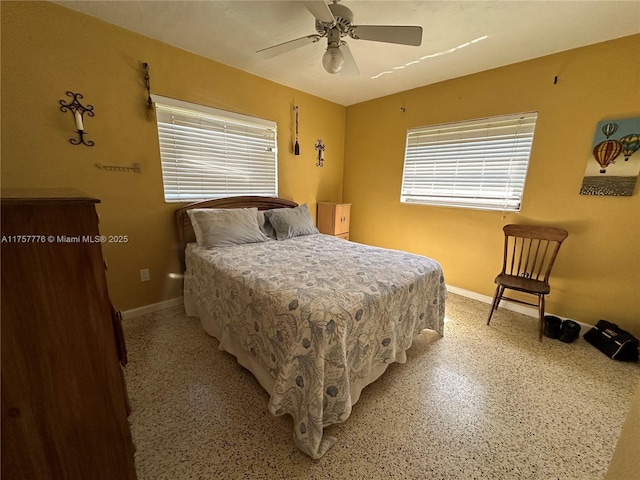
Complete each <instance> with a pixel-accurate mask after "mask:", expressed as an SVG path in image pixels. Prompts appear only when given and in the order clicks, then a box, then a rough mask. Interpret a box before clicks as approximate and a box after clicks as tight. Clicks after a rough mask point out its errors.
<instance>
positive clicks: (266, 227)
mask: <svg viewBox="0 0 640 480" xmlns="http://www.w3.org/2000/svg"><path fill="white" fill-rule="evenodd" d="M264 214H265V212H263V211H262V210H258V227H260V231H261V232H262V233H264V234H265V235H266V236H267V237H269V238H273V239H274V240H275V238H276V231H275V230H274V229H273V226H272V225H271V223H269V220H268V219H267V217H265V215H264Z"/></svg>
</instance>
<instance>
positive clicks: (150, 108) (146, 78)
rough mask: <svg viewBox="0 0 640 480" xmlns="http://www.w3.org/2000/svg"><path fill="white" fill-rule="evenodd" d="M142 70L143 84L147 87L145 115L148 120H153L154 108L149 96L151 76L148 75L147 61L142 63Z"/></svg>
mask: <svg viewBox="0 0 640 480" xmlns="http://www.w3.org/2000/svg"><path fill="white" fill-rule="evenodd" d="M142 70H143V71H144V85H145V87H146V89H147V117H148V118H149V120H155V118H156V108H155V105H154V104H153V99H152V98H151V77H150V76H149V64H148V63H147V62H143V63H142Z"/></svg>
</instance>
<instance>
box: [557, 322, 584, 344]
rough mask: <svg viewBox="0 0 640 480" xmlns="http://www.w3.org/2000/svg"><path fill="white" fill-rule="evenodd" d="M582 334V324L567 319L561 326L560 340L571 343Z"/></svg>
mask: <svg viewBox="0 0 640 480" xmlns="http://www.w3.org/2000/svg"><path fill="white" fill-rule="evenodd" d="M579 336H580V324H579V323H577V322H574V321H573V320H565V321H564V322H562V326H561V327H560V337H559V340H560V341H561V342H564V343H571V342H573V341H574V340H575V339H576V338H578V337H579Z"/></svg>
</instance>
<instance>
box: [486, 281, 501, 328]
mask: <svg viewBox="0 0 640 480" xmlns="http://www.w3.org/2000/svg"><path fill="white" fill-rule="evenodd" d="M503 293H504V287H503V286H501V285H498V286H497V287H496V293H494V294H493V302H492V303H491V311H490V312H489V318H488V319H487V325H489V323H490V322H491V317H492V316H493V312H495V311H496V310H497V309H498V305H500V300H502V294H503Z"/></svg>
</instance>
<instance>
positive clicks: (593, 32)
mask: <svg viewBox="0 0 640 480" xmlns="http://www.w3.org/2000/svg"><path fill="white" fill-rule="evenodd" d="M55 3H58V4H61V5H64V6H66V7H68V8H71V9H74V10H78V11H81V12H84V13H87V14H89V15H91V16H94V17H97V18H100V19H102V20H104V21H106V22H109V23H112V24H115V25H119V26H121V27H123V28H126V29H128V30H133V31H135V32H138V33H141V34H143V35H146V36H148V37H152V38H155V39H157V40H160V41H162V42H165V43H168V44H170V45H174V46H176V47H179V48H182V49H184V50H188V51H190V52H193V53H197V54H199V55H202V56H204V57H208V58H211V59H213V60H216V61H218V62H221V63H224V64H227V65H231V66H233V67H236V68H239V69H241V70H244V71H246V72H250V73H252V74H255V75H258V76H260V77H264V78H268V79H270V80H273V81H275V82H277V83H280V84H283V85H287V86H290V87H292V88H295V89H298V90H302V91H304V92H307V93H311V94H313V95H317V96H319V97H322V98H325V99H327V100H331V101H333V102H336V103H339V104H342V105H351V104H354V103H358V102H362V101H365V100H369V99H372V98H377V97H381V96H384V95H389V94H392V93H396V92H400V91H403V90H408V89H411V88H415V87H419V86H422V85H428V84H432V83H436V82H439V81H443V80H447V79H450V78H456V77H460V76H463V75H468V74H471V73H475V72H479V71H483V70H488V69H491V68H496V67H499V66H502V65H508V64H511V63H516V62H520V61H523V60H527V59H531V58H536V57H541V56H544V55H549V54H552V53H556V52H560V51H563V50H569V49H572V48H576V47H580V46H584V45H589V44H593V43H598V42H602V41H605V40H610V39H613V38H619V37H623V36H627V35H631V34H634V33H639V32H640V1H639V0H634V1H609V0H599V1H567V0H563V1H555V0H547V1H541V0H539V1H515V0H512V1H482V0H474V1H454V0H448V1H398V0H395V1H357V0H344V1H343V2H341V3H342V4H343V5H345V6H347V7H349V8H350V9H351V10H352V11H353V13H354V22H353V23H354V24H356V25H385V24H389V25H420V26H422V27H423V36H422V46H420V47H410V46H403V45H393V44H385V43H379V42H371V41H365V40H353V39H349V38H348V37H347V38H346V40H347V43H348V44H349V47H350V48H351V52H352V53H353V56H354V57H355V59H356V61H357V63H358V67H359V69H360V75H359V76H358V77H355V78H353V77H352V78H348V77H342V76H340V75H339V74H338V75H331V74H329V73H327V72H325V70H324V69H323V68H322V63H321V58H322V54H323V52H324V49H325V48H326V41H325V40H324V39H322V40H321V41H319V42H318V43H314V44H309V45H306V46H303V47H301V48H299V49H297V50H294V51H291V52H288V53H285V54H282V55H279V56H277V57H274V58H271V59H268V60H265V59H262V58H260V57H258V56H257V55H256V51H257V50H260V49H263V48H266V47H269V46H272V45H276V44H279V43H282V42H286V41H288V40H293V39H296V38H299V37H303V36H306V35H310V34H313V33H316V32H315V25H314V22H315V20H314V18H313V16H312V15H311V13H309V11H308V10H307V9H306V8H305V7H304V5H303V3H302V2H300V1H266V0H265V1H245V0H235V1H56V2H55ZM478 39H480V40H478ZM474 40H475V42H474ZM141 60H145V59H141ZM637 60H638V59H636V61H637ZM402 67H404V68H402ZM152 68H153V65H152ZM382 72H392V73H387V74H383V75H381V76H379V77H377V78H372V77H375V76H377V75H379V74H380V73H382Z"/></svg>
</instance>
